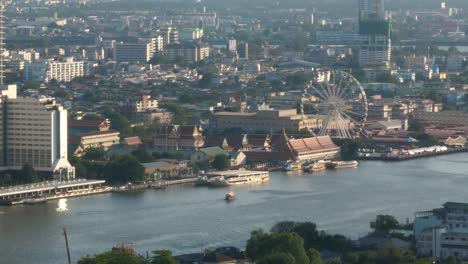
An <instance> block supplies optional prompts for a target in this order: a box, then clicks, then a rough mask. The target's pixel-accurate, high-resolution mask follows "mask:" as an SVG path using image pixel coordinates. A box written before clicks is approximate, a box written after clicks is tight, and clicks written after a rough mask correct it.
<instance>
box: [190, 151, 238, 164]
mask: <svg viewBox="0 0 468 264" xmlns="http://www.w3.org/2000/svg"><path fill="white" fill-rule="evenodd" d="M218 155H225V156H229V154H228V153H227V152H226V151H225V150H223V149H222V148H220V147H210V148H201V149H199V150H197V151H195V152H194V153H193V154H192V156H191V157H190V161H191V162H192V163H193V164H196V163H206V162H212V161H213V160H214V158H215V157H216V156H218Z"/></svg>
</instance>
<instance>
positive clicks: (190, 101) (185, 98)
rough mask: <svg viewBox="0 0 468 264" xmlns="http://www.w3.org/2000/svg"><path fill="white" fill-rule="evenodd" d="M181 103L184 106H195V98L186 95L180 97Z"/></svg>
mask: <svg viewBox="0 0 468 264" xmlns="http://www.w3.org/2000/svg"><path fill="white" fill-rule="evenodd" d="M179 102H181V103H183V104H193V103H195V98H193V95H191V94H188V93H184V94H182V95H181V96H179Z"/></svg>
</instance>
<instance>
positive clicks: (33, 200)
mask: <svg viewBox="0 0 468 264" xmlns="http://www.w3.org/2000/svg"><path fill="white" fill-rule="evenodd" d="M23 203H24V204H43V203H47V197H36V198H30V199H25V200H24V201H23Z"/></svg>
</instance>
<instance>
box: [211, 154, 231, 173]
mask: <svg viewBox="0 0 468 264" xmlns="http://www.w3.org/2000/svg"><path fill="white" fill-rule="evenodd" d="M212 166H213V168H215V169H217V170H226V169H229V167H231V160H230V159H229V157H228V156H227V155H224V154H218V155H216V156H215V158H214V160H213V163H212Z"/></svg>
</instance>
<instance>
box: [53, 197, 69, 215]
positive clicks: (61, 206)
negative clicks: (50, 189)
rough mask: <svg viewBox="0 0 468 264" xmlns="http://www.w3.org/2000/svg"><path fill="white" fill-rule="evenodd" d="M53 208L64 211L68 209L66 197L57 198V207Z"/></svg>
mask: <svg viewBox="0 0 468 264" xmlns="http://www.w3.org/2000/svg"><path fill="white" fill-rule="evenodd" d="M55 210H56V211H57V212H66V211H68V206H67V199H60V200H58V203H57V209H55Z"/></svg>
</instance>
